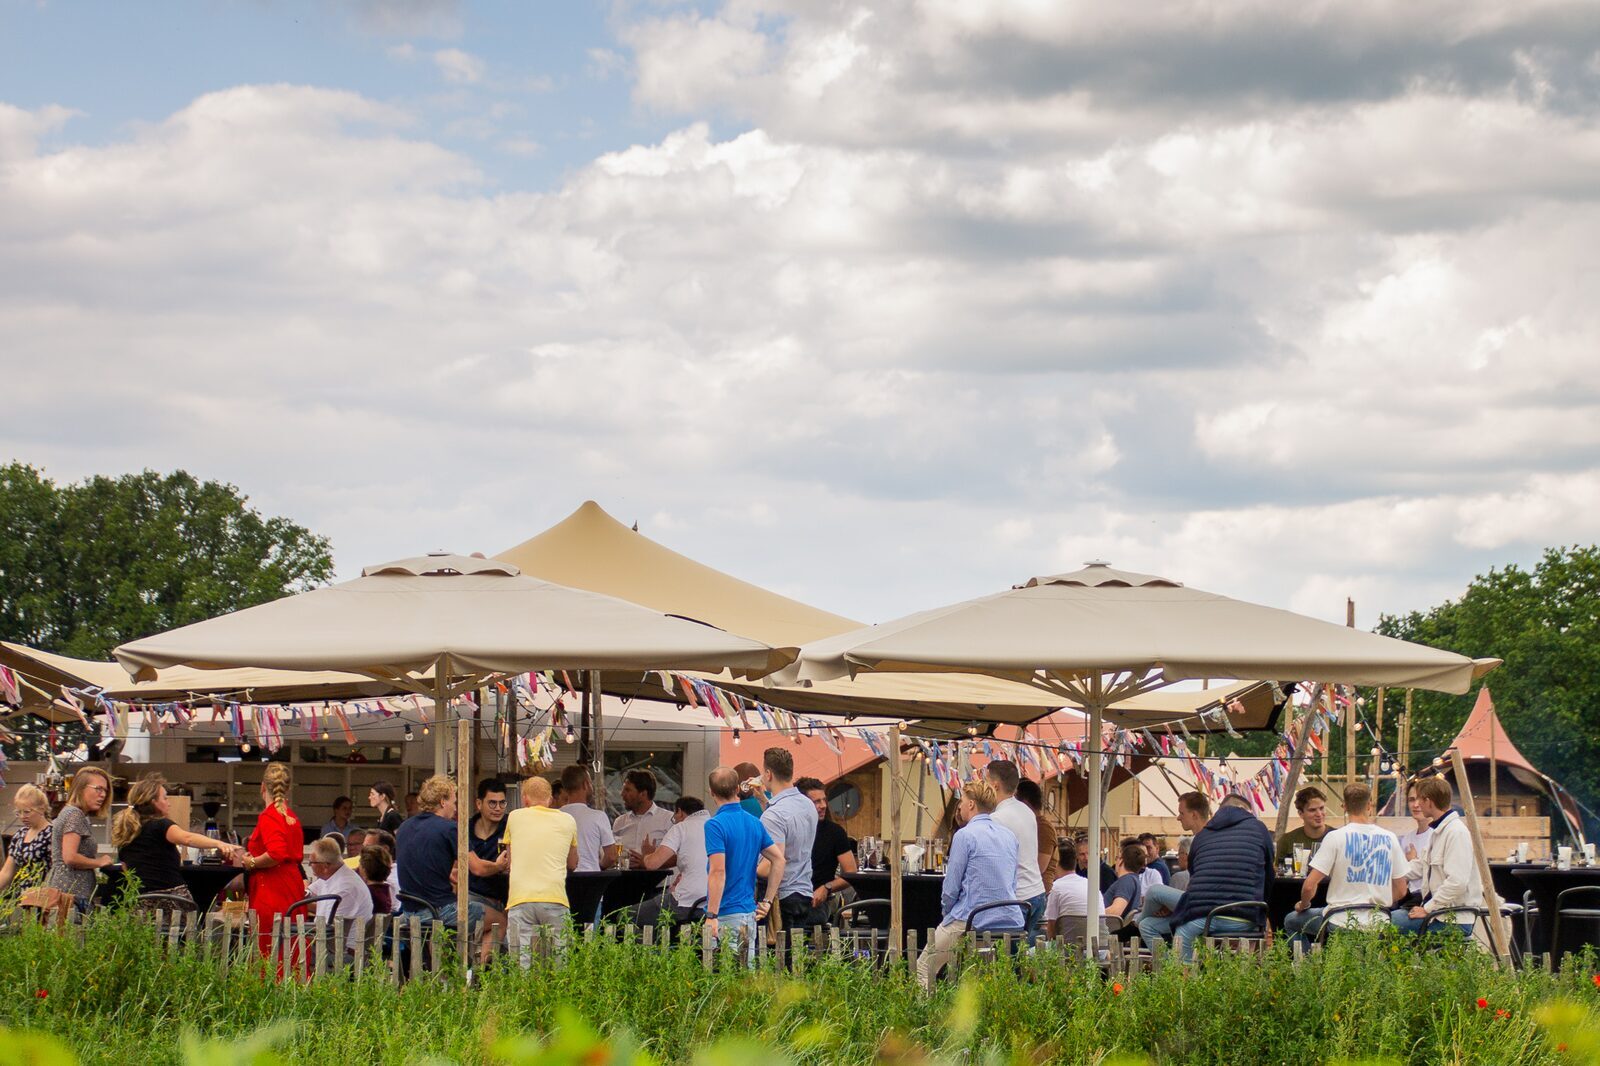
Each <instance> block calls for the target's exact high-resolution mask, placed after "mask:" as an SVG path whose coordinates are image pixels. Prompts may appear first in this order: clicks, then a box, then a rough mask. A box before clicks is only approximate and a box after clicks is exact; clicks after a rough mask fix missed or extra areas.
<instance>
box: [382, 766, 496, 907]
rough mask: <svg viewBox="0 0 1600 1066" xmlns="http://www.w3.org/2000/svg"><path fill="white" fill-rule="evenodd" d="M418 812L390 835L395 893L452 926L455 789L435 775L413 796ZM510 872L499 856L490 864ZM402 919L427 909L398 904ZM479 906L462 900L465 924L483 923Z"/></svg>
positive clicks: (454, 859) (413, 905)
mask: <svg viewBox="0 0 1600 1066" xmlns="http://www.w3.org/2000/svg"><path fill="white" fill-rule="evenodd" d="M417 804H418V811H417V813H416V814H415V815H414V816H413V817H410V818H407V819H406V820H405V821H404V822H402V823H401V824H400V831H399V832H398V833H396V834H395V835H394V836H395V848H396V854H395V862H396V863H397V864H398V865H399V867H400V891H401V892H404V893H405V894H406V895H408V896H415V897H417V898H418V899H421V900H425V901H426V902H427V903H428V904H430V905H432V907H433V908H434V910H436V911H438V913H439V920H440V921H442V922H444V924H446V925H448V926H452V927H453V926H455V924H456V877H457V873H458V872H457V870H456V786H455V782H453V781H451V780H450V779H449V778H448V777H446V776H444V775H443V774H434V775H433V776H432V777H430V778H428V779H427V780H426V781H424V782H423V783H422V788H421V789H419V790H418V792H417ZM494 865H496V866H500V867H502V869H509V868H510V865H511V864H510V861H509V860H508V859H507V858H506V857H505V856H504V855H502V856H501V857H500V859H499V860H498V861H497V862H496V863H495V864H494ZM400 913H401V914H418V913H420V914H427V913H428V911H427V908H426V907H424V906H422V905H421V904H417V903H413V902H411V901H410V900H401V901H400ZM483 914H484V911H483V904H481V903H479V902H478V901H477V900H474V899H469V900H468V901H467V921H468V922H469V923H472V924H477V923H480V922H482V921H483Z"/></svg>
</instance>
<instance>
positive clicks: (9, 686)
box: [0, 666, 22, 707]
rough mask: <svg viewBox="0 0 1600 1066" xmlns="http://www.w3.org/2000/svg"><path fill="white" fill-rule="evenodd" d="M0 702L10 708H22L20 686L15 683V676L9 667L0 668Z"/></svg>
mask: <svg viewBox="0 0 1600 1066" xmlns="http://www.w3.org/2000/svg"><path fill="white" fill-rule="evenodd" d="M0 700H4V701H5V702H6V703H8V704H10V705H11V706H12V707H21V706H22V686H21V685H20V684H18V683H17V675H16V674H14V673H12V672H11V668H10V667H9V666H0Z"/></svg>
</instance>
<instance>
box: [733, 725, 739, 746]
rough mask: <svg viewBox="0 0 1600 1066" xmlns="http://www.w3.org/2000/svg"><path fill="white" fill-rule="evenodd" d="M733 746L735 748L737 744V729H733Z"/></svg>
mask: <svg viewBox="0 0 1600 1066" xmlns="http://www.w3.org/2000/svg"><path fill="white" fill-rule="evenodd" d="M733 746H734V747H736V748H737V747H738V746H739V731H738V730H737V729H735V730H734V731H733Z"/></svg>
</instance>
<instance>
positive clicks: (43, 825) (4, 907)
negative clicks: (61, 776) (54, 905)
mask: <svg viewBox="0 0 1600 1066" xmlns="http://www.w3.org/2000/svg"><path fill="white" fill-rule="evenodd" d="M11 810H12V811H13V812H14V813H15V814H16V816H17V824H18V825H19V826H21V828H20V829H19V830H18V831H17V834H16V835H15V836H13V837H12V838H11V847H9V848H8V849H6V861H5V864H4V865H0V918H4V917H5V916H7V915H8V914H10V913H11V908H12V906H13V904H14V901H15V900H16V899H17V898H18V897H19V896H21V895H22V894H23V893H24V892H26V891H27V890H28V889H30V888H33V887H34V886H36V885H42V884H44V879H45V875H46V874H47V873H49V871H50V837H51V833H50V801H49V800H48V799H46V798H45V795H44V793H43V792H40V791H39V790H38V789H37V788H35V787H34V786H33V785H23V786H22V787H21V788H19V789H17V794H16V795H15V796H13V797H11Z"/></svg>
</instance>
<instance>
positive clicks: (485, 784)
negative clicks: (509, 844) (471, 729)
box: [467, 777, 511, 950]
mask: <svg viewBox="0 0 1600 1066" xmlns="http://www.w3.org/2000/svg"><path fill="white" fill-rule="evenodd" d="M473 807H474V809H475V811H476V816H475V817H474V818H473V819H472V825H471V826H470V827H469V829H468V832H467V848H468V850H469V852H470V854H469V855H468V857H467V862H468V871H467V897H468V898H469V899H475V900H477V901H478V902H479V903H481V904H483V917H484V922H485V923H486V924H485V926H484V930H483V936H484V940H485V941H486V943H487V946H488V947H489V948H490V949H491V950H492V949H493V948H494V938H495V937H496V936H498V935H499V932H500V930H502V929H504V928H505V927H506V893H507V892H508V891H510V888H511V875H510V873H509V872H508V871H509V867H507V866H505V865H504V864H502V863H500V862H499V861H498V860H499V858H500V841H501V838H502V836H503V834H504V832H505V818H506V790H505V786H504V785H502V784H501V783H500V782H499V781H498V780H496V779H495V778H492V777H486V778H484V779H483V780H482V781H479V782H478V793H477V799H475V800H474V801H473Z"/></svg>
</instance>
